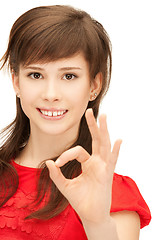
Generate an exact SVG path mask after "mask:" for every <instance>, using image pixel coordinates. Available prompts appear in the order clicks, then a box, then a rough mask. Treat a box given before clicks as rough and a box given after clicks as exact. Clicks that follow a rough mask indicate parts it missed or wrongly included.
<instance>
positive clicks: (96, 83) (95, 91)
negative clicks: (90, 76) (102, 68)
mask: <svg viewBox="0 0 160 240" xmlns="http://www.w3.org/2000/svg"><path fill="white" fill-rule="evenodd" d="M102 79H103V76H102V73H101V72H99V73H97V75H96V76H95V78H94V80H93V81H92V83H91V91H90V101H93V100H95V98H96V97H97V96H98V95H99V93H100V91H101V89H102Z"/></svg>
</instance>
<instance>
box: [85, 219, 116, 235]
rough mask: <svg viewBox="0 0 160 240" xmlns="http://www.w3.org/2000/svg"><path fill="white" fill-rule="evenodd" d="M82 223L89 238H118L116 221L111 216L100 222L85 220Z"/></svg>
mask: <svg viewBox="0 0 160 240" xmlns="http://www.w3.org/2000/svg"><path fill="white" fill-rule="evenodd" d="M82 223H83V227H84V230H85V232H86V235H87V238H88V240H97V239H100V240H103V239H104V240H110V239H113V240H118V234H117V228H116V223H115V221H114V220H113V219H112V218H111V217H109V218H106V219H104V220H103V221H100V222H99V221H87V220H83V221H82Z"/></svg>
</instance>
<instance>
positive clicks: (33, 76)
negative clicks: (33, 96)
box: [28, 72, 78, 81]
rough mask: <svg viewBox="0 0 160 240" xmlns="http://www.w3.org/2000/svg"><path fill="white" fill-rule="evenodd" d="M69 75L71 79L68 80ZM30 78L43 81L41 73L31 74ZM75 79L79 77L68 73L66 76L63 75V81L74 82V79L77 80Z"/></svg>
mask: <svg viewBox="0 0 160 240" xmlns="http://www.w3.org/2000/svg"><path fill="white" fill-rule="evenodd" d="M36 74H37V75H39V77H38V78H36V77H35V75H36ZM67 75H68V76H71V79H67V78H66V76H67ZM28 77H31V78H32V79H42V78H43V76H42V74H40V73H39V72H32V73H29V74H28ZM75 78H78V76H77V75H75V74H73V73H66V74H65V75H63V77H62V79H64V80H67V81H70V80H73V79H75Z"/></svg>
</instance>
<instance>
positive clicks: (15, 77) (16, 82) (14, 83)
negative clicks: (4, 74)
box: [11, 70, 20, 97]
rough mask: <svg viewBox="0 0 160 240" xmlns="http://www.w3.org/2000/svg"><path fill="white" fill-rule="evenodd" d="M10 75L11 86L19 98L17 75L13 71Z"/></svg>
mask: <svg viewBox="0 0 160 240" xmlns="http://www.w3.org/2000/svg"><path fill="white" fill-rule="evenodd" d="M11 74H12V84H13V88H14V91H15V93H16V95H17V97H19V96H20V88H19V78H18V75H16V74H15V72H14V71H13V70H12V73H11Z"/></svg>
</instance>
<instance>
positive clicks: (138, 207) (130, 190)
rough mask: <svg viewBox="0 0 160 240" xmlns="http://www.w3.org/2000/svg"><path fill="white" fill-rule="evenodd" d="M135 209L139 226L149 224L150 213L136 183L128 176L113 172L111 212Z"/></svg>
mask: <svg viewBox="0 0 160 240" xmlns="http://www.w3.org/2000/svg"><path fill="white" fill-rule="evenodd" d="M123 210H127V211H136V212H137V213H138V214H139V217H140V222H141V228H143V227H145V226H146V225H148V224H149V222H150V220H151V213H150V210H149V207H148V206H147V204H146V202H145V200H144V199H143V197H142V195H141V193H140V191H139V189H138V187H137V185H136V183H135V182H134V181H133V180H132V179H131V178H129V177H126V176H121V175H118V174H116V173H115V174H114V179H113V188H112V205H111V212H118V211H123Z"/></svg>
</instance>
